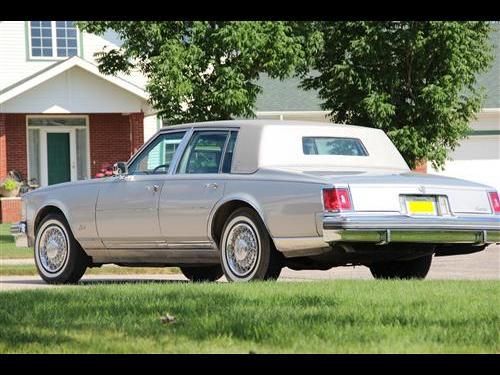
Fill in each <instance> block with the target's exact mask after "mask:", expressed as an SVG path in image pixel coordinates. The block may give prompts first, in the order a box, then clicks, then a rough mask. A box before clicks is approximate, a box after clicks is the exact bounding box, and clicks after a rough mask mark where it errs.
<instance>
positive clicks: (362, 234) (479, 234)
mask: <svg viewBox="0 0 500 375" xmlns="http://www.w3.org/2000/svg"><path fill="white" fill-rule="evenodd" d="M323 238H324V241H325V242H328V243H333V242H371V243H375V244H377V245H386V244H388V243H393V242H414V243H450V244H451V243H456V244H459V243H462V244H477V245H483V244H492V243H499V242H500V231H496V230H495V231H483V230H476V231H473V230H440V229H422V230H419V229H415V230H411V229H402V230H399V229H387V230H380V229H379V230H377V229H328V230H325V231H324V234H323Z"/></svg>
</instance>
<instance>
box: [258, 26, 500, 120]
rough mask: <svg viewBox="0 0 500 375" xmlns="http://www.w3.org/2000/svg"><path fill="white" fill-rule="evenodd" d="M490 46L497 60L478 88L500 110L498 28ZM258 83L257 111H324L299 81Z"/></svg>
mask: <svg viewBox="0 0 500 375" xmlns="http://www.w3.org/2000/svg"><path fill="white" fill-rule="evenodd" d="M490 43H491V44H492V46H493V48H494V50H493V54H494V61H493V62H492V65H491V67H490V69H489V70H488V71H487V72H485V73H482V74H480V75H479V76H478V79H477V87H484V88H485V91H486V99H485V101H484V102H483V108H500V27H499V26H495V30H494V31H493V32H492V33H491V34H490ZM313 74H318V73H314V72H313ZM256 83H257V84H258V85H259V86H261V87H262V93H261V94H260V95H259V96H258V97H257V101H256V112H273V111H276V112H286V111H321V106H320V104H321V102H322V101H321V99H320V98H319V97H318V91H317V90H307V91H306V90H304V89H301V88H299V84H300V80H299V79H298V78H289V79H285V80H283V81H280V80H278V79H272V78H269V76H268V75H267V74H261V76H260V78H259V80H258V81H257V82H256Z"/></svg>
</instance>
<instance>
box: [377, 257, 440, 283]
mask: <svg viewBox="0 0 500 375" xmlns="http://www.w3.org/2000/svg"><path fill="white" fill-rule="evenodd" d="M431 263H432V254H430V255H426V256H423V257H419V258H416V259H412V260H404V261H395V262H383V263H375V264H372V265H371V266H370V271H371V273H372V275H373V277H375V278H376V279H424V278H425V276H427V273H428V272H429V269H430V268H431Z"/></svg>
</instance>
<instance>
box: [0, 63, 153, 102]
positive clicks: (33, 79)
mask: <svg viewBox="0 0 500 375" xmlns="http://www.w3.org/2000/svg"><path fill="white" fill-rule="evenodd" d="M73 67H79V68H81V69H83V70H85V71H87V72H89V73H92V74H95V75H96V76H98V77H99V78H102V79H104V80H106V81H108V82H110V83H112V84H114V85H116V86H118V87H120V88H122V89H124V90H125V91H128V92H130V93H131V94H134V95H136V96H138V97H140V98H142V99H144V100H148V98H149V96H148V94H147V92H146V91H145V90H143V89H142V88H140V87H139V86H136V85H134V84H133V83H130V82H128V81H126V80H124V79H122V78H119V77H115V76H111V75H106V74H103V73H101V72H100V71H99V68H98V67H97V66H96V65H94V64H92V63H90V62H88V61H87V60H84V59H82V58H80V57H78V56H74V57H71V58H69V59H67V60H62V61H60V62H57V63H55V64H52V65H50V66H48V67H47V68H45V69H42V70H40V71H38V72H36V73H35V74H33V75H31V76H29V77H26V78H24V79H22V80H21V81H18V82H16V83H15V84H13V85H11V86H8V87H6V88H5V89H3V90H2V91H0V103H4V102H6V101H8V100H10V99H12V98H14V97H16V96H18V95H20V94H22V93H24V92H26V91H28V90H30V89H32V88H33V87H36V86H38V85H40V84H41V83H43V82H45V81H48V80H50V79H51V78H54V77H55V76H57V75H59V74H61V73H63V72H65V71H67V70H69V69H71V68H73Z"/></svg>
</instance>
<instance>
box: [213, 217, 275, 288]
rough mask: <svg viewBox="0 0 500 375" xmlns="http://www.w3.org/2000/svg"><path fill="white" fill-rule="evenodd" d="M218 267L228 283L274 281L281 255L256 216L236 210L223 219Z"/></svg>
mask: <svg viewBox="0 0 500 375" xmlns="http://www.w3.org/2000/svg"><path fill="white" fill-rule="evenodd" d="M220 250H221V264H222V269H223V271H224V274H225V276H226V278H227V280H228V281H235V282H245V281H252V280H268V279H277V278H278V277H279V274H280V272H281V268H282V255H281V254H280V253H279V252H278V251H277V250H276V249H275V248H274V245H273V243H272V240H271V238H270V236H269V234H268V232H267V230H266V228H265V226H264V224H263V222H262V220H261V219H260V217H259V215H258V214H257V213H256V212H255V211H254V210H252V209H249V208H239V209H237V210H236V211H234V212H233V213H232V214H231V215H230V216H229V218H228V219H227V220H226V223H225V225H224V228H223V230H222V239H221V244H220Z"/></svg>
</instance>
